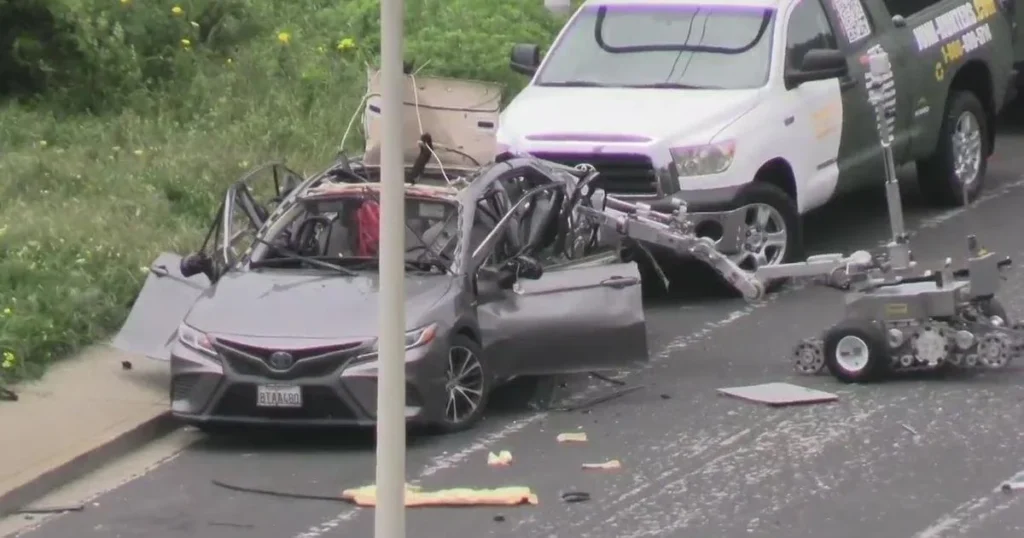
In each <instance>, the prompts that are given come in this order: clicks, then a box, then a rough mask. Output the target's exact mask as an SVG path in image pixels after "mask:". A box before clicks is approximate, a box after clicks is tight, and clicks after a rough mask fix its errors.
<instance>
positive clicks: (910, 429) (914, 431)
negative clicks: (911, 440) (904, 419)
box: [900, 424, 919, 437]
mask: <svg viewBox="0 0 1024 538" xmlns="http://www.w3.org/2000/svg"><path fill="white" fill-rule="evenodd" d="M900 426H902V427H903V429H904V430H907V431H908V432H910V435H913V436H914V437H917V436H918V435H919V434H918V433H917V430H915V429H914V428H911V427H910V426H907V425H906V424H900Z"/></svg>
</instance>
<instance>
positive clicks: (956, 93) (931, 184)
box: [917, 90, 993, 207]
mask: <svg viewBox="0 0 1024 538" xmlns="http://www.w3.org/2000/svg"><path fill="white" fill-rule="evenodd" d="M992 128H993V126H992V125H989V120H988V114H987V113H986V112H985V107H984V105H982V104H981V100H979V99H978V96H977V95H975V94H974V93H973V92H970V91H965V90H952V91H951V92H950V95H949V97H948V98H947V100H946V109H945V112H944V115H943V117H942V126H941V127H940V129H939V141H938V144H937V145H936V147H935V153H933V154H932V155H931V157H929V158H927V159H925V160H921V161H918V162H917V181H918V185H919V186H920V188H921V194H922V195H924V197H925V199H926V200H927V201H928V202H929V203H931V204H933V205H937V206H943V207H948V206H958V205H964V203H965V202H964V187H963V182H964V178H963V177H961V176H962V175H967V176H968V177H967V178H966V181H967V188H966V191H967V202H971V201H974V199H975V198H977V197H978V195H979V194H980V193H981V190H982V187H983V186H984V183H985V171H986V169H987V168H988V155H989V153H990V152H991V148H990V147H989V140H990V136H989V135H990V131H989V130H990V129H992ZM965 145H966V149H962V148H964V147H965ZM958 154H960V155H959V157H960V158H959V159H958ZM958 161H959V162H958ZM958 165H960V166H961V167H962V168H963V173H958V171H957V168H958Z"/></svg>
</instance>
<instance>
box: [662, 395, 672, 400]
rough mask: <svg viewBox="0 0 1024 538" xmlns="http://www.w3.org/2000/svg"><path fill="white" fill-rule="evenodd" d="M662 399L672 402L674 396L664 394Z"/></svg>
mask: <svg viewBox="0 0 1024 538" xmlns="http://www.w3.org/2000/svg"><path fill="white" fill-rule="evenodd" d="M661 399H662V400H670V399H672V396H671V395H669V394H662V395H661Z"/></svg>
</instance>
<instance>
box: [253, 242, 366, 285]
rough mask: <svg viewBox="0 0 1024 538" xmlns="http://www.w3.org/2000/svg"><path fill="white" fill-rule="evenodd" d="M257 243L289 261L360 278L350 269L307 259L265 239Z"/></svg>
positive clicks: (255, 264) (257, 263)
mask: <svg viewBox="0 0 1024 538" xmlns="http://www.w3.org/2000/svg"><path fill="white" fill-rule="evenodd" d="M256 242H257V243H262V244H264V245H266V246H268V247H270V248H271V249H272V250H274V251H276V252H278V253H279V254H281V255H283V256H284V257H285V258H288V259H291V260H298V261H301V262H304V263H308V264H310V265H312V266H315V267H319V268H321V269H330V270H332V271H337V272H339V273H341V274H343V275H345V276H358V275H357V274H356V273H355V272H353V271H349V270H348V269H345V268H344V267H342V266H340V265H335V264H333V263H327V262H324V261H320V260H317V259H315V258H310V257H307V256H303V255H301V254H298V253H295V252H292V251H291V250H290V249H287V248H284V247H282V246H281V245H275V244H273V243H271V242H270V241H267V240H265V239H263V238H260V237H257V238H256ZM260 264H261V262H254V263H253V265H254V266H256V267H258V266H259V265H260Z"/></svg>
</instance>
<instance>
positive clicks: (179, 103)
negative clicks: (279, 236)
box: [0, 0, 559, 381]
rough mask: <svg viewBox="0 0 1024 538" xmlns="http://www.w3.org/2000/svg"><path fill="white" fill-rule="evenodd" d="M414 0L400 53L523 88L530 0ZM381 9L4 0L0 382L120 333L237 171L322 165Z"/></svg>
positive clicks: (366, 0) (336, 3) (193, 242)
mask: <svg viewBox="0 0 1024 538" xmlns="http://www.w3.org/2000/svg"><path fill="white" fill-rule="evenodd" d="M406 4H407V17H406V33H407V44H406V51H407V52H406V57H407V59H408V60H410V61H414V62H415V63H416V64H417V65H422V64H424V63H426V62H429V63H427V65H426V66H425V68H424V69H423V71H422V72H423V73H425V74H437V75H443V76H455V77H466V78H476V79H483V80H490V81H496V82H500V83H503V84H506V88H507V90H506V91H507V94H506V97H508V96H510V95H512V94H513V93H514V92H515V91H517V90H518V89H519V87H518V86H517V85H521V84H522V83H523V81H522V80H521V78H520V77H517V76H516V75H514V74H513V73H511V72H510V71H509V69H508V67H507V58H508V50H509V47H510V46H511V44H513V43H515V42H519V41H532V42H541V43H546V42H549V41H550V39H551V38H552V37H553V35H554V32H556V31H557V29H558V26H559V21H558V20H556V19H555V18H553V17H552V16H551V15H550V14H549V13H548V12H547V11H545V9H544V7H543V4H542V3H541V2H540V0H533V1H525V2H498V1H495V0H406ZM379 9H380V8H379V3H378V2H377V1H376V0H332V1H325V0H302V1H301V2H296V1H285V0H262V1H255V0H179V1H177V2H176V1H169V0H146V1H144V2H143V1H142V0H0V92H2V98H3V99H5V101H3V102H0V358H2V359H3V360H2V368H0V381H4V380H7V381H13V380H17V379H21V378H25V377H31V376H36V375H39V374H40V373H41V372H42V371H43V369H44V368H45V366H46V365H47V364H48V363H50V362H51V361H53V360H56V359H59V358H61V357H63V356H66V355H67V354H69V353H72V352H74V351H75V350H77V349H78V348H80V347H81V346H83V345H88V344H90V343H92V342H94V341H97V340H98V339H101V338H104V337H106V336H108V335H109V334H110V333H111V331H113V330H115V329H116V328H117V327H119V326H120V324H121V322H122V321H123V319H124V317H125V316H126V315H127V312H128V309H129V308H130V306H131V303H132V301H133V300H134V298H135V295H136V294H137V292H138V290H139V288H140V287H141V285H142V282H143V281H144V280H145V277H146V272H145V269H144V268H145V267H146V266H147V265H148V264H149V262H150V261H151V260H152V259H153V258H154V257H155V256H156V254H157V253H159V252H160V251H163V250H168V249H170V250H178V251H183V250H187V249H189V248H190V247H191V248H194V247H195V246H197V244H198V242H199V241H200V240H201V239H202V234H203V232H204V231H205V227H206V226H207V225H208V224H209V219H210V218H211V215H212V212H213V211H214V210H215V209H216V204H217V203H218V202H219V197H220V194H221V192H222V190H223V187H224V186H226V185H227V184H228V183H229V182H231V181H232V180H234V179H237V178H238V177H239V176H240V175H241V174H242V173H243V172H244V171H245V170H247V169H249V168H251V167H252V166H253V165H255V164H257V163H260V162H264V161H268V160H272V159H281V158H286V157H287V158H288V162H289V165H290V166H292V167H293V168H295V169H297V170H300V171H302V170H305V171H306V172H312V171H313V170H314V169H316V168H317V167H319V166H323V165H325V164H326V162H327V160H328V159H329V158H330V157H331V156H332V155H333V154H334V152H335V151H336V150H337V145H338V143H339V141H340V138H341V134H342V132H343V131H344V129H345V126H346V124H347V122H348V119H349V117H350V115H351V114H352V113H353V111H354V108H355V107H356V106H357V105H358V104H359V101H360V99H361V98H362V94H363V92H364V91H365V86H366V82H365V76H366V69H367V67H366V66H367V63H370V64H373V62H375V56H376V54H377V50H378V47H379V34H378V32H379ZM350 138H353V137H350ZM357 142H358V141H356V140H352V141H351V143H352V144H353V146H355V147H353V148H350V149H356V147H357V146H356V143H357Z"/></svg>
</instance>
